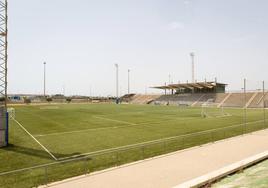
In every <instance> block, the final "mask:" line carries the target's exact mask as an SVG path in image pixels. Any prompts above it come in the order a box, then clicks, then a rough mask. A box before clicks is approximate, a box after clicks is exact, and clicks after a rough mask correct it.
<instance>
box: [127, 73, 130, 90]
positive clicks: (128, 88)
mask: <svg viewBox="0 0 268 188" xmlns="http://www.w3.org/2000/svg"><path fill="white" fill-rule="evenodd" d="M127 82H128V83H127V93H128V94H130V69H128V70H127Z"/></svg>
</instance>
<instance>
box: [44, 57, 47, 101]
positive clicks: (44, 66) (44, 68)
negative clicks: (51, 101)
mask: <svg viewBox="0 0 268 188" xmlns="http://www.w3.org/2000/svg"><path fill="white" fill-rule="evenodd" d="M46 64H47V63H46V62H44V98H46Z"/></svg>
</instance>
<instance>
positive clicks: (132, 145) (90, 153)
mask: <svg viewBox="0 0 268 188" xmlns="http://www.w3.org/2000/svg"><path fill="white" fill-rule="evenodd" d="M260 122H263V120H258V121H251V122H248V123H246V125H249V124H254V123H260ZM241 125H244V123H241V124H237V125H230V126H227V127H221V128H216V129H209V130H205V131H199V132H195V133H190V134H185V135H179V136H172V137H166V138H162V139H156V140H151V141H147V142H140V143H136V144H130V145H126V146H120V147H114V148H109V149H104V150H98V151H93V152H88V153H82V154H78V155H73V156H70V157H61V158H58V160H66V159H67V160H68V159H72V158H76V157H81V156H86V155H94V154H97V153H103V152H109V151H113V150H118V149H124V148H131V147H135V146H140V145H146V144H153V143H157V142H159V141H164V140H172V139H176V138H180V137H186V136H191V135H197V134H201V133H207V132H212V131H216V130H222V129H227V128H230V127H237V126H241Z"/></svg>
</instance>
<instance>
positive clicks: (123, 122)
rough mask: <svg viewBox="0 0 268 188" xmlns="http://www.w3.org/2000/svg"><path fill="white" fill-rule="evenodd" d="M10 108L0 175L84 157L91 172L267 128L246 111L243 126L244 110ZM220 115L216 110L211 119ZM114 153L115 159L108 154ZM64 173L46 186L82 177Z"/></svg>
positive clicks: (260, 112) (258, 115)
mask: <svg viewBox="0 0 268 188" xmlns="http://www.w3.org/2000/svg"><path fill="white" fill-rule="evenodd" d="M14 108H15V111H16V117H15V119H13V120H10V146H9V147H7V148H2V149H0V158H1V159H4V161H6V162H4V163H0V173H3V172H8V171H13V170H17V169H22V168H28V167H32V166H36V165H41V164H48V163H52V162H57V161H64V160H70V159H73V158H79V157H83V156H91V157H90V160H91V161H92V162H91V164H89V166H87V167H88V168H89V170H90V171H91V172H92V171H95V170H100V169H104V168H108V167H111V166H114V165H120V164H124V163H127V162H132V161H135V160H141V159H144V158H148V157H153V156H156V155H160V154H164V153H168V152H172V151H177V150H180V149H185V148H188V147H192V146H196V145H201V144H205V143H208V142H212V141H216V140H220V139H224V138H228V137H232V136H236V135H239V134H243V133H246V132H250V131H255V130H259V129H263V128H265V127H266V125H264V122H263V110H261V109H259V110H256V109H255V110H254V109H251V110H250V109H248V110H247V118H246V122H247V124H246V126H244V122H245V118H244V113H245V111H244V109H224V113H225V115H224V116H212V117H209V118H204V117H201V111H202V109H201V108H182V107H178V106H150V105H114V104H62V105H29V106H16V107H14ZM219 111H220V109H216V108H215V109H213V112H212V114H217V113H218V112H219ZM113 151H116V155H114V153H113V155H112V156H111V155H110V154H109V155H108V154H107V153H109V152H111V153H112V152H113ZM102 153H103V154H102ZM97 154H98V155H97ZM100 154H102V155H101V157H99V156H100ZM92 156H96V157H95V158H94V157H92ZM107 156H108V157H107ZM96 158H97V159H96ZM93 159H95V162H93V161H94V160H93ZM57 168H58V169H59V167H57ZM68 168H70V166H69V167H68V165H65V166H64V165H61V167H60V169H61V171H57V172H53V173H52V171H53V170H51V171H50V172H51V174H53V175H55V174H56V176H57V177H54V176H53V177H52V178H51V179H49V180H48V181H49V182H50V181H55V180H58V179H62V178H66V177H71V176H73V175H79V174H82V172H80V171H82V170H81V169H80V168H79V170H80V171H79V172H75V173H72V172H71V171H70V169H68ZM72 168H73V166H72ZM82 168H83V167H82ZM68 170H69V173H68ZM63 171H65V172H64V174H62V172H63ZM39 173H43V171H42V172H39ZM35 174H38V173H35V172H34V173H32V174H30V175H33V176H34V175H35ZM51 174H50V175H51ZM6 176H8V175H6ZM51 176H52V175H51ZM25 178H26V177H25ZM0 180H1V176H0ZM36 181H37V180H36ZM42 181H43V180H42ZM42 181H41V183H40V181H37V182H34V183H33V182H31V183H26V184H25V185H27V186H33V185H36V184H42ZM0 185H1V184H0ZM9 185H10V186H11V184H9ZM5 186H7V184H5Z"/></svg>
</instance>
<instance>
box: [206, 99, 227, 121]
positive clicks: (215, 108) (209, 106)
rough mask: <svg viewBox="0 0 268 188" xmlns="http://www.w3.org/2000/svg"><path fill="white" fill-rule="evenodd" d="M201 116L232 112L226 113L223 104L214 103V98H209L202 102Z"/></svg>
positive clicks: (217, 115) (224, 114)
mask: <svg viewBox="0 0 268 188" xmlns="http://www.w3.org/2000/svg"><path fill="white" fill-rule="evenodd" d="M201 116H202V117H204V118H210V117H224V116H230V114H229V113H226V112H225V110H224V108H223V107H222V106H221V107H219V104H218V103H214V100H213V99H209V100H207V101H206V102H205V103H203V104H202V111H201Z"/></svg>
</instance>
